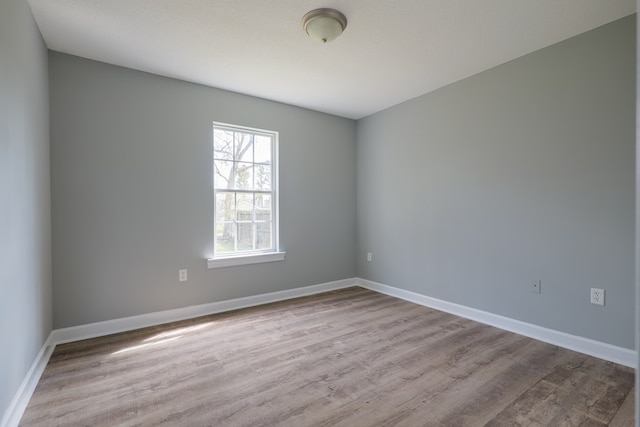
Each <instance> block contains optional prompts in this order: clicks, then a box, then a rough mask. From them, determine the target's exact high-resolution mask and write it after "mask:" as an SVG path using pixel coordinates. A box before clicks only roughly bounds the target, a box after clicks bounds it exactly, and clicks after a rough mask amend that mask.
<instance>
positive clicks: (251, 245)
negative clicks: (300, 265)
mask: <svg viewBox="0 0 640 427" xmlns="http://www.w3.org/2000/svg"><path fill="white" fill-rule="evenodd" d="M277 144H278V133H277V132H271V131H265V130H258V129H250V128H245V127H240V126H234V125H228V124H222V123H214V124H213V167H214V177H213V185H214V196H215V197H214V199H215V206H214V212H215V215H214V222H215V224H214V258H224V257H230V256H242V255H252V254H260V253H268V252H275V251H277V249H278V234H277V232H278V222H277V218H278V216H277V207H278V204H277V188H276V187H277V186H276V184H277V180H276V176H277V169H276V160H277Z"/></svg>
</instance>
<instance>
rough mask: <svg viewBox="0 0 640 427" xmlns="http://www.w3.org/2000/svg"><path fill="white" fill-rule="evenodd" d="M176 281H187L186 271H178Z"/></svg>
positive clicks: (184, 269)
mask: <svg viewBox="0 0 640 427" xmlns="http://www.w3.org/2000/svg"><path fill="white" fill-rule="evenodd" d="M178 280H179V281H181V282H186V281H187V269H186V268H183V269H182V270H178Z"/></svg>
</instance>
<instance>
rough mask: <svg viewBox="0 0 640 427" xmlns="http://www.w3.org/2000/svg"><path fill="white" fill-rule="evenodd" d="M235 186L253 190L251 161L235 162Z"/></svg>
mask: <svg viewBox="0 0 640 427" xmlns="http://www.w3.org/2000/svg"><path fill="white" fill-rule="evenodd" d="M235 188H237V189H240V190H253V163H243V162H236V181H235Z"/></svg>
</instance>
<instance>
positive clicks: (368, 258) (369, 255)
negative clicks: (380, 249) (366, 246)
mask: <svg viewBox="0 0 640 427" xmlns="http://www.w3.org/2000/svg"><path fill="white" fill-rule="evenodd" d="M367 261H369V262H371V252H367Z"/></svg>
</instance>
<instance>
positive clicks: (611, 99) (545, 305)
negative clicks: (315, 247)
mask: <svg viewBox="0 0 640 427" xmlns="http://www.w3.org/2000/svg"><path fill="white" fill-rule="evenodd" d="M635 64H636V39H635V15H634V16H631V17H627V18H624V19H622V20H619V21H616V22H614V23H611V24H609V25H606V26H604V27H601V28H598V29H596V30H593V31H590V32H588V33H585V34H582V35H579V36H577V37H575V38H572V39H569V40H567V41H564V42H562V43H559V44H557V45H554V46H551V47H548V48H545V49H543V50H540V51H537V52H534V53H532V54H529V55H527V56H524V57H522V58H519V59H517V60H514V61H512V62H509V63H507V64H504V65H501V66H499V67H496V68H494V69H491V70H488V71H486V72H483V73H481V74H478V75H475V76H473V77H470V78H468V79H465V80H463V81H460V82H457V83H455V84H452V85H450V86H448V87H445V88H442V89H440V90H437V91H435V92H432V93H429V94H426V95H423V96H421V97H418V98H416V99H414V100H411V101H409V102H406V103H403V104H400V105H398V106H396V107H393V108H390V109H388V110H385V111H383V112H380V113H378V114H375V115H373V116H370V117H368V118H365V119H363V120H360V121H359V122H358V127H357V131H358V132H357V154H358V157H357V182H358V187H357V190H358V206H357V209H358V222H357V224H358V254H357V263H358V275H359V276H360V277H362V278H365V279H369V280H373V281H376V282H380V283H383V284H387V285H391V286H396V287H399V288H402V289H406V290H410V291H414V292H418V293H420V294H424V295H428V296H431V297H435V298H439V299H443V300H446V301H450V302H454V303H458V304H462V305H465V306H469V307H474V308H477V309H481V310H486V311H489V312H492V313H495V314H499V315H504V316H507V317H510V318H513V319H519V320H522V321H525V322H530V323H533V324H537V325H541V326H543V327H548V328H552V329H555V330H559V331H564V332H567V333H569V334H574V335H578V336H583V337H587V338H591V339H595V340H598V341H602V342H606V343H611V344H614V345H618V346H622V347H627V348H633V347H634V208H635V199H634V144H635V137H634V132H635V122H634V120H635ZM366 251H371V252H372V253H373V261H372V262H370V263H368V262H367V261H366ZM533 280H542V294H540V295H536V294H532V293H530V290H529V288H530V282H531V281H533ZM591 287H598V288H604V289H605V290H606V306H605V307H600V306H596V305H591V304H590V303H589V289H590V288H591Z"/></svg>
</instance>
